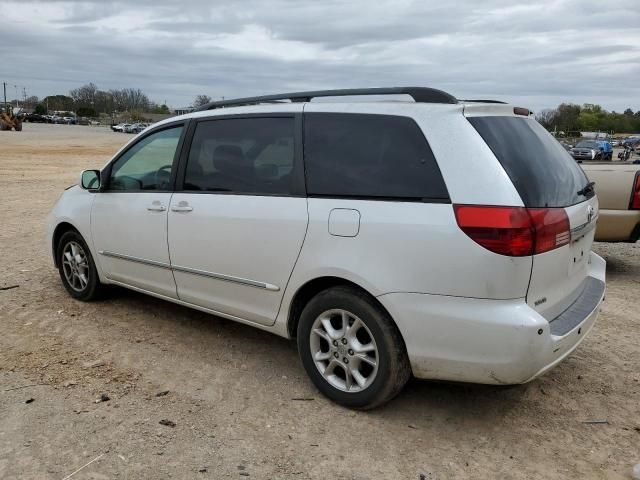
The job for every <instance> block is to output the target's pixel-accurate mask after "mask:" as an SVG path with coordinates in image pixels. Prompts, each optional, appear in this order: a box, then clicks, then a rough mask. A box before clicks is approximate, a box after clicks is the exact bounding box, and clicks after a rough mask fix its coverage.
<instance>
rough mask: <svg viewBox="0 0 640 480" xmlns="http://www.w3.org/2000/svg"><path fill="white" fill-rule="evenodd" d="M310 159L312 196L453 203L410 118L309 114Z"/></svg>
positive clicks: (307, 161) (307, 168) (308, 175)
mask: <svg viewBox="0 0 640 480" xmlns="http://www.w3.org/2000/svg"><path fill="white" fill-rule="evenodd" d="M304 159H305V171H306V179H307V193H308V194H309V195H310V196H314V195H315V196H338V197H361V198H369V199H377V198H378V199H401V200H415V201H427V202H428V201H431V202H447V201H449V195H448V192H447V188H446V186H445V183H444V180H443V178H442V174H441V173H440V169H439V168H438V164H437V163H436V160H435V158H434V155H433V152H432V151H431V148H430V147H429V144H428V143H427V140H426V139H425V137H424V135H423V133H422V131H421V130H420V128H419V127H418V125H417V124H416V123H415V122H414V121H413V120H412V119H410V118H408V117H400V116H392V115H369V114H351V113H307V114H305V117H304Z"/></svg>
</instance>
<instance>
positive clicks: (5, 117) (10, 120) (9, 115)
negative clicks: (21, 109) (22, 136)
mask: <svg viewBox="0 0 640 480" xmlns="http://www.w3.org/2000/svg"><path fill="white" fill-rule="evenodd" d="M11 129H14V130H15V131H16V132H21V131H22V118H20V117H18V116H17V115H14V114H13V108H12V107H11V106H5V108H0V130H11Z"/></svg>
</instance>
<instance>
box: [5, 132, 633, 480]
mask: <svg viewBox="0 0 640 480" xmlns="http://www.w3.org/2000/svg"><path fill="white" fill-rule="evenodd" d="M129 138H131V137H130V136H128V135H124V134H116V133H112V132H110V131H108V130H107V129H105V128H98V127H82V126H66V125H38V124H36V125H33V124H25V127H24V131H23V132H21V133H15V132H0V203H1V204H2V206H3V212H2V214H1V215H0V224H1V225H2V229H0V252H1V253H2V257H3V258H4V260H3V261H2V262H1V264H0V265H1V266H0V288H1V289H2V290H0V325H1V327H2V330H1V335H0V478H3V479H9V478H38V479H40V478H43V479H49V478H51V479H62V478H65V477H66V476H67V475H69V474H71V473H73V472H74V471H75V470H77V469H78V468H80V467H82V466H83V465H85V464H87V463H89V462H91V461H92V460H94V459H96V460H95V461H93V463H91V464H90V465H88V466H86V467H85V468H83V469H82V470H80V472H78V473H76V474H75V475H74V476H73V478H74V479H88V478H91V479H107V478H126V479H137V478H140V479H143V478H144V479H146V478H154V479H161V478H196V479H200V478H201V479H206V478H247V477H248V478H258V479H263V478H283V479H304V478H336V479H342V478H344V479H369V478H370V479H381V478H385V479H386V478H392V479H396V478H409V479H416V480H418V479H421V478H425V479H443V478H527V479H529V478H560V479H565V478H576V479H577V478H580V479H585V478H598V479H600V478H602V479H629V478H630V477H631V468H632V466H633V464H635V463H638V462H640V347H639V346H638V339H639V338H640V310H639V309H638V292H639V291H640V248H639V246H638V245H637V244H636V245H623V244H597V245H596V246H595V250H596V251H597V252H598V253H599V254H600V255H603V256H604V257H605V259H606V260H607V262H608V266H607V271H608V293H607V300H606V302H605V304H604V307H603V309H602V313H601V315H600V318H599V320H598V322H597V323H596V326H595V327H594V329H593V331H592V333H591V335H590V336H589V337H588V338H587V339H586V340H585V341H584V343H583V344H582V345H581V347H580V348H579V349H578V350H577V351H576V352H574V353H573V354H572V355H571V356H570V357H569V358H568V359H567V360H566V361H565V362H563V363H562V364H561V365H560V366H558V367H557V368H556V369H555V370H553V371H552V372H550V373H548V374H547V375H545V376H544V377H542V378H540V379H538V380H536V381H533V382H531V383H529V384H527V385H521V386H516V387H509V388H505V387H491V386H474V385H461V384H447V383H434V382H422V381H415V380H414V381H411V382H410V383H409V385H408V386H407V388H406V389H405V391H404V392H403V393H402V394H401V395H400V396H399V397H397V398H396V399H395V400H394V401H392V402H391V403H389V404H388V405H386V406H385V407H383V408H380V409H377V410H374V411H372V412H366V413H361V412H352V411H349V410H346V409H343V408H341V407H339V406H336V405H334V404H332V403H330V402H328V401H327V400H325V399H324V398H323V397H322V396H321V395H320V394H319V393H318V392H317V391H316V390H315V388H314V387H313V386H312V385H311V383H310V381H309V380H308V379H307V377H306V375H305V373H304V371H303V369H302V366H301V365H300V362H299V361H298V358H297V354H296V349H295V345H294V344H293V343H292V342H289V341H287V340H284V339H281V338H278V337H275V336H273V335H269V334H267V333H264V332H260V331H258V330H254V329H252V328H250V327H247V326H243V325H239V324H235V323H233V322H230V321H227V320H223V319H220V318H216V317H212V316H208V315H206V314H203V313H200V312H197V311H193V310H189V309H187V308H183V307H180V306H177V305H174V304H171V303H165V302H163V301H160V300H157V299H154V298H151V297H146V296H144V295H140V294H137V293H133V292H128V291H125V290H121V289H114V290H113V292H112V293H111V294H110V296H109V297H108V298H107V299H105V300H103V301H100V302H95V303H80V302H76V301H74V300H72V299H71V298H70V297H69V296H68V295H67V294H66V292H65V291H64V289H63V287H62V285H61V283H60V281H59V278H58V275H57V272H56V271H55V270H54V269H53V267H52V264H51V260H50V258H49V256H48V251H47V248H46V246H45V243H44V232H45V217H46V215H47V214H48V212H49V210H50V209H51V207H52V205H53V203H54V202H55V201H56V199H57V198H58V196H59V195H60V193H61V192H62V190H63V188H64V187H66V186H68V185H70V184H72V183H74V182H76V181H77V178H78V174H79V172H80V170H82V169H84V168H99V167H101V166H102V165H103V164H104V163H105V162H106V161H107V160H108V159H109V157H110V156H111V155H112V154H113V153H114V152H115V151H116V150H117V149H118V148H119V147H120V146H121V145H122V144H123V142H125V141H126V140H127V139H129ZM14 285H15V286H17V287H16V288H11V289H6V288H7V287H12V286H14ZM101 395H106V397H108V398H109V400H106V401H100V397H101ZM106 397H103V398H106ZM592 421H596V422H597V423H589V422H592Z"/></svg>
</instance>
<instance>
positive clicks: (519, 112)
mask: <svg viewBox="0 0 640 480" xmlns="http://www.w3.org/2000/svg"><path fill="white" fill-rule="evenodd" d="M513 113H515V114H516V115H524V116H525V117H528V116H529V114H530V113H531V112H530V111H529V109H528V108H524V107H513Z"/></svg>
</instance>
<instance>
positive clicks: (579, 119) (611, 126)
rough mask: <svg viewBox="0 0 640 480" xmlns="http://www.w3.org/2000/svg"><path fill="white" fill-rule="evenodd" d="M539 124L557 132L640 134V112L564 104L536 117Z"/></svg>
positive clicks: (598, 106)
mask: <svg viewBox="0 0 640 480" xmlns="http://www.w3.org/2000/svg"><path fill="white" fill-rule="evenodd" d="M536 119H537V120H538V122H540V123H541V124H542V126H544V127H545V128H546V129H547V130H549V131H552V132H553V131H556V132H565V133H567V132H608V133H640V110H638V111H636V112H634V111H633V110H632V109H630V108H627V109H626V110H625V111H624V112H622V113H618V112H608V111H607V110H605V109H603V108H602V107H601V106H600V105H593V104H584V105H582V106H580V105H575V104H572V103H562V104H560V105H558V107H557V108H554V109H549V110H543V111H542V112H540V113H538V114H537V115H536Z"/></svg>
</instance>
